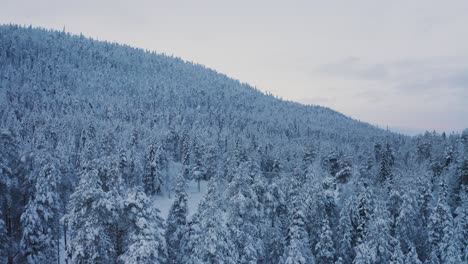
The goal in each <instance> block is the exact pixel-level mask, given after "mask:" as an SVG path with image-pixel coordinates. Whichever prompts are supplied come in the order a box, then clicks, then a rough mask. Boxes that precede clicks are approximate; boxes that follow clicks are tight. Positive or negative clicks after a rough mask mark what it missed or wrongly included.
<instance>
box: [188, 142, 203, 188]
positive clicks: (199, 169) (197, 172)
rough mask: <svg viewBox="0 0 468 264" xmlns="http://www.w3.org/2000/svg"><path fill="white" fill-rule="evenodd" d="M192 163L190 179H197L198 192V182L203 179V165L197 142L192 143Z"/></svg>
mask: <svg viewBox="0 0 468 264" xmlns="http://www.w3.org/2000/svg"><path fill="white" fill-rule="evenodd" d="M193 158H194V165H193V168H192V177H190V178H191V179H192V180H195V181H197V187H198V192H200V182H201V181H202V180H203V179H205V173H206V172H205V166H204V164H203V160H202V158H203V156H202V152H201V150H200V147H199V145H198V144H194V149H193Z"/></svg>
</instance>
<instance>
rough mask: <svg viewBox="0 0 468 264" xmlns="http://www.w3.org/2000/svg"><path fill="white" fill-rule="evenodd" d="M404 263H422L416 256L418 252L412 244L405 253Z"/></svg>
mask: <svg viewBox="0 0 468 264" xmlns="http://www.w3.org/2000/svg"><path fill="white" fill-rule="evenodd" d="M405 264H422V262H421V260H419V258H418V253H417V252H416V248H415V247H414V246H410V247H409V251H408V253H407V254H406V258H405Z"/></svg>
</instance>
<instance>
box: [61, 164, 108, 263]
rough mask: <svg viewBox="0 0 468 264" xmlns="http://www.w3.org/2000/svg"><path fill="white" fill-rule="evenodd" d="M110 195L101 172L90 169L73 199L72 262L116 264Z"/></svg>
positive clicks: (70, 215)
mask: <svg viewBox="0 0 468 264" xmlns="http://www.w3.org/2000/svg"><path fill="white" fill-rule="evenodd" d="M107 205H108V204H107V201H106V193H105V192H104V191H103V190H102V183H101V181H100V179H99V177H98V171H97V169H95V168H94V166H93V165H86V166H85V168H84V169H83V171H82V172H81V175H80V181H79V183H78V186H77V187H76V190H75V192H74V193H73V194H72V195H71V196H70V203H69V212H68V214H67V215H66V216H65V221H66V222H67V224H68V226H69V227H70V229H71V239H70V246H69V248H68V254H69V258H70V260H71V262H72V263H112V262H114V261H115V258H114V257H113V256H114V255H113V253H114V247H113V245H112V241H111V237H110V236H109V233H108V229H107V227H106V224H107V222H108V221H107V219H108V217H109V213H108V206H107Z"/></svg>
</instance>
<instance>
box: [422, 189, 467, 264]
mask: <svg viewBox="0 0 468 264" xmlns="http://www.w3.org/2000/svg"><path fill="white" fill-rule="evenodd" d="M446 195H447V193H446V187H445V184H444V183H443V182H442V184H441V187H440V193H439V200H438V202H437V205H436V208H435V209H434V210H433V212H432V214H431V217H430V218H429V226H428V227H429V242H430V243H431V245H432V252H433V255H434V257H432V258H433V259H435V257H437V259H439V260H440V261H441V262H443V263H460V261H461V259H460V256H461V252H460V245H459V244H458V242H459V241H458V239H456V236H455V234H454V228H453V218H452V214H451V212H450V208H449V206H448V204H447V200H446ZM457 261H458V262H457Z"/></svg>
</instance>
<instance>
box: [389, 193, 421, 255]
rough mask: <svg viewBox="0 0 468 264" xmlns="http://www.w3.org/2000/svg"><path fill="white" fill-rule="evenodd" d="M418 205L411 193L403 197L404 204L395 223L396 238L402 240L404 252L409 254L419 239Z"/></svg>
mask: <svg viewBox="0 0 468 264" xmlns="http://www.w3.org/2000/svg"><path fill="white" fill-rule="evenodd" d="M418 212H419V210H418V205H417V202H416V200H415V198H414V195H413V194H411V193H405V194H403V196H402V204H401V206H400V211H399V213H398V216H397V218H396V221H395V233H396V238H397V239H399V240H400V243H401V246H402V248H403V251H405V252H407V251H408V250H409V246H410V245H412V244H413V243H416V242H419V241H415V239H416V238H418V237H419V228H420V221H419V220H420V219H419V215H418Z"/></svg>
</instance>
